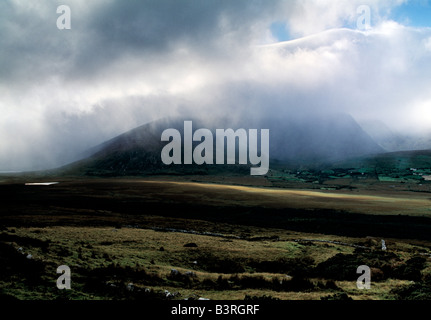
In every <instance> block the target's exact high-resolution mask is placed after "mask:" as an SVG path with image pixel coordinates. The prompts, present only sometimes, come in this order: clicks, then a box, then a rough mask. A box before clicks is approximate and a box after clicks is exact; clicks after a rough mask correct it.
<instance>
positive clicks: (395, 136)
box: [359, 120, 431, 152]
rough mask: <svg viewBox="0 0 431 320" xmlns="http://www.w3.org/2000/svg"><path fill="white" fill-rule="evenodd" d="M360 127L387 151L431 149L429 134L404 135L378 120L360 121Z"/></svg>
mask: <svg viewBox="0 0 431 320" xmlns="http://www.w3.org/2000/svg"><path fill="white" fill-rule="evenodd" d="M359 124H360V126H361V128H362V129H363V130H364V131H365V132H367V133H368V134H369V135H370V137H371V138H372V139H373V140H374V141H375V142H376V143H378V144H379V145H380V146H381V147H382V148H383V149H385V150H386V151H388V152H396V151H413V150H427V149H431V137H430V136H429V135H406V134H401V133H397V132H394V131H393V130H391V129H389V128H388V126H387V125H386V124H385V123H383V122H382V121H380V120H367V121H361V122H360V123H359Z"/></svg>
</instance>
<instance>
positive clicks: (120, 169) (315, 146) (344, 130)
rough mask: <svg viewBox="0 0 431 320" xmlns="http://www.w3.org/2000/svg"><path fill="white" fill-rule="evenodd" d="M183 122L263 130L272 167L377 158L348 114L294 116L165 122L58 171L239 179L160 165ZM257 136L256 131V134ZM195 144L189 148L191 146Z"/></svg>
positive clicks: (224, 169) (239, 168)
mask: <svg viewBox="0 0 431 320" xmlns="http://www.w3.org/2000/svg"><path fill="white" fill-rule="evenodd" d="M185 120H192V121H193V131H195V130H197V129H199V128H207V129H209V130H211V132H212V133H213V135H214V138H215V130H216V129H220V128H223V129H228V128H232V129H234V130H237V129H239V128H244V129H269V130H270V146H269V150H270V161H271V162H272V163H292V162H293V163H300V164H316V163H331V162H333V161H339V160H343V159H347V158H351V157H355V156H363V155H368V154H376V153H381V152H383V151H384V150H383V149H382V148H381V147H380V146H378V145H377V144H376V143H375V142H374V141H373V140H372V139H371V138H370V137H369V136H368V135H367V134H366V133H365V132H364V131H363V130H362V129H361V127H360V126H359V125H358V124H357V123H356V122H355V120H354V119H353V118H352V117H350V116H349V115H345V114H335V115H303V114H302V115H294V116H290V117H286V118H282V117H280V118H269V117H268V118H265V119H262V118H260V119H253V118H251V117H249V118H248V119H244V118H243V119H241V120H236V121H234V120H230V119H220V120H217V121H213V122H211V123H209V122H208V121H205V120H201V119H192V118H190V117H189V118H184V119H174V118H166V119H162V120H158V121H154V122H151V123H148V124H145V125H143V126H140V127H138V128H135V129H133V130H131V131H129V132H126V133H124V134H122V135H119V136H117V137H115V138H113V139H111V140H109V141H106V142H104V143H102V144H101V145H98V146H96V147H95V148H93V149H92V150H91V152H93V154H92V155H91V156H89V157H88V158H85V159H83V160H80V161H78V162H75V163H73V164H70V165H68V166H65V167H63V168H61V170H62V171H64V172H67V173H76V174H84V175H96V176H123V175H151V174H170V175H178V174H201V175H206V174H225V173H229V174H241V175H243V174H245V175H249V171H250V170H249V167H250V166H249V165H217V166H215V165H201V166H198V165H170V166H167V165H164V164H163V163H162V161H161V156H160V154H161V150H162V148H163V146H164V145H165V144H167V142H162V141H161V134H162V132H163V131H164V130H165V129H168V128H174V129H177V130H178V131H179V132H180V133H181V135H182V136H183V126H184V121H185ZM258 132H259V133H260V131H258ZM196 144H198V143H196V142H195V143H194V145H196Z"/></svg>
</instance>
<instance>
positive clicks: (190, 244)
mask: <svg viewBox="0 0 431 320" xmlns="http://www.w3.org/2000/svg"><path fill="white" fill-rule="evenodd" d="M184 247H186V248H197V247H198V245H197V244H196V243H194V242H190V243H186V244H185V245H184Z"/></svg>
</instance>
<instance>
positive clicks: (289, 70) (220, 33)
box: [0, 0, 431, 171]
mask: <svg viewBox="0 0 431 320" xmlns="http://www.w3.org/2000/svg"><path fill="white" fill-rule="evenodd" d="M59 5H67V6H69V8H70V10H71V29H65V30H60V29H58V28H57V19H58V18H59V17H60V16H61V13H57V7H58V6H59ZM363 5H366V6H368V7H366V8H369V12H370V20H369V22H370V23H369V26H368V27H367V28H363V26H364V24H363V23H362V22H364V21H365V20H362V18H363V17H364V15H363V14H364V12H365V13H366V11H362V10H358V9H361V8H362V9H363V8H364V7H360V6H363ZM358 20H359V22H360V23H359V24H358ZM430 27H431V4H430V2H429V1H421V0H417V1H407V0H406V1H403V0H381V1H379V0H374V1H372V0H369V1H367V0H358V1H357V0H330V1H329V0H328V1H325V0H279V1H277V0H261V1H258V0H255V1H253V0H229V1H228V0H200V1H198V0H193V1H192V0H142V1H133V0H130V1H124V0H117V1H116V0H106V1H102V0H91V1H80V0H64V1H49V0H41V1H30V0H3V1H1V2H0V171H5V170H30V169H40V168H48V167H52V166H56V165H59V164H62V163H64V162H67V161H68V160H70V159H72V158H73V157H74V156H75V155H77V154H79V153H80V152H82V151H84V150H86V149H88V148H90V147H92V146H94V145H96V144H98V143H101V142H103V141H104V140H106V139H109V138H112V137H114V136H115V135H117V134H120V133H122V132H124V131H127V130H129V129H132V128H134V127H136V126H139V125H141V124H144V123H147V122H149V121H152V120H155V119H158V118H160V117H163V116H167V115H175V114H183V113H188V114H190V113H196V114H205V115H206V116H207V117H208V118H211V117H216V116H218V115H226V114H227V115H230V116H232V117H240V116H241V114H242V113H243V112H247V113H254V114H256V115H260V114H263V113H266V114H268V113H269V114H280V115H283V116H289V112H296V111H297V110H298V109H302V110H307V111H310V112H346V113H349V114H351V115H352V116H353V117H355V118H356V119H357V120H361V121H363V120H364V119H374V118H376V119H380V120H382V121H383V122H384V123H386V124H387V125H388V126H389V127H390V128H392V129H393V130H399V131H404V132H409V133H412V132H427V131H428V132H431V90H430V88H431V76H430V75H431V28H430ZM295 110H296V111H295Z"/></svg>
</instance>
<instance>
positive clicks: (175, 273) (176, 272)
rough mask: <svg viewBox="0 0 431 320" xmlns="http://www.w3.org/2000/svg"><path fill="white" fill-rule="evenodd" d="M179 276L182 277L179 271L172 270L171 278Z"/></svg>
mask: <svg viewBox="0 0 431 320" xmlns="http://www.w3.org/2000/svg"><path fill="white" fill-rule="evenodd" d="M178 275H180V272H179V271H178V270H177V269H172V270H171V276H178Z"/></svg>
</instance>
